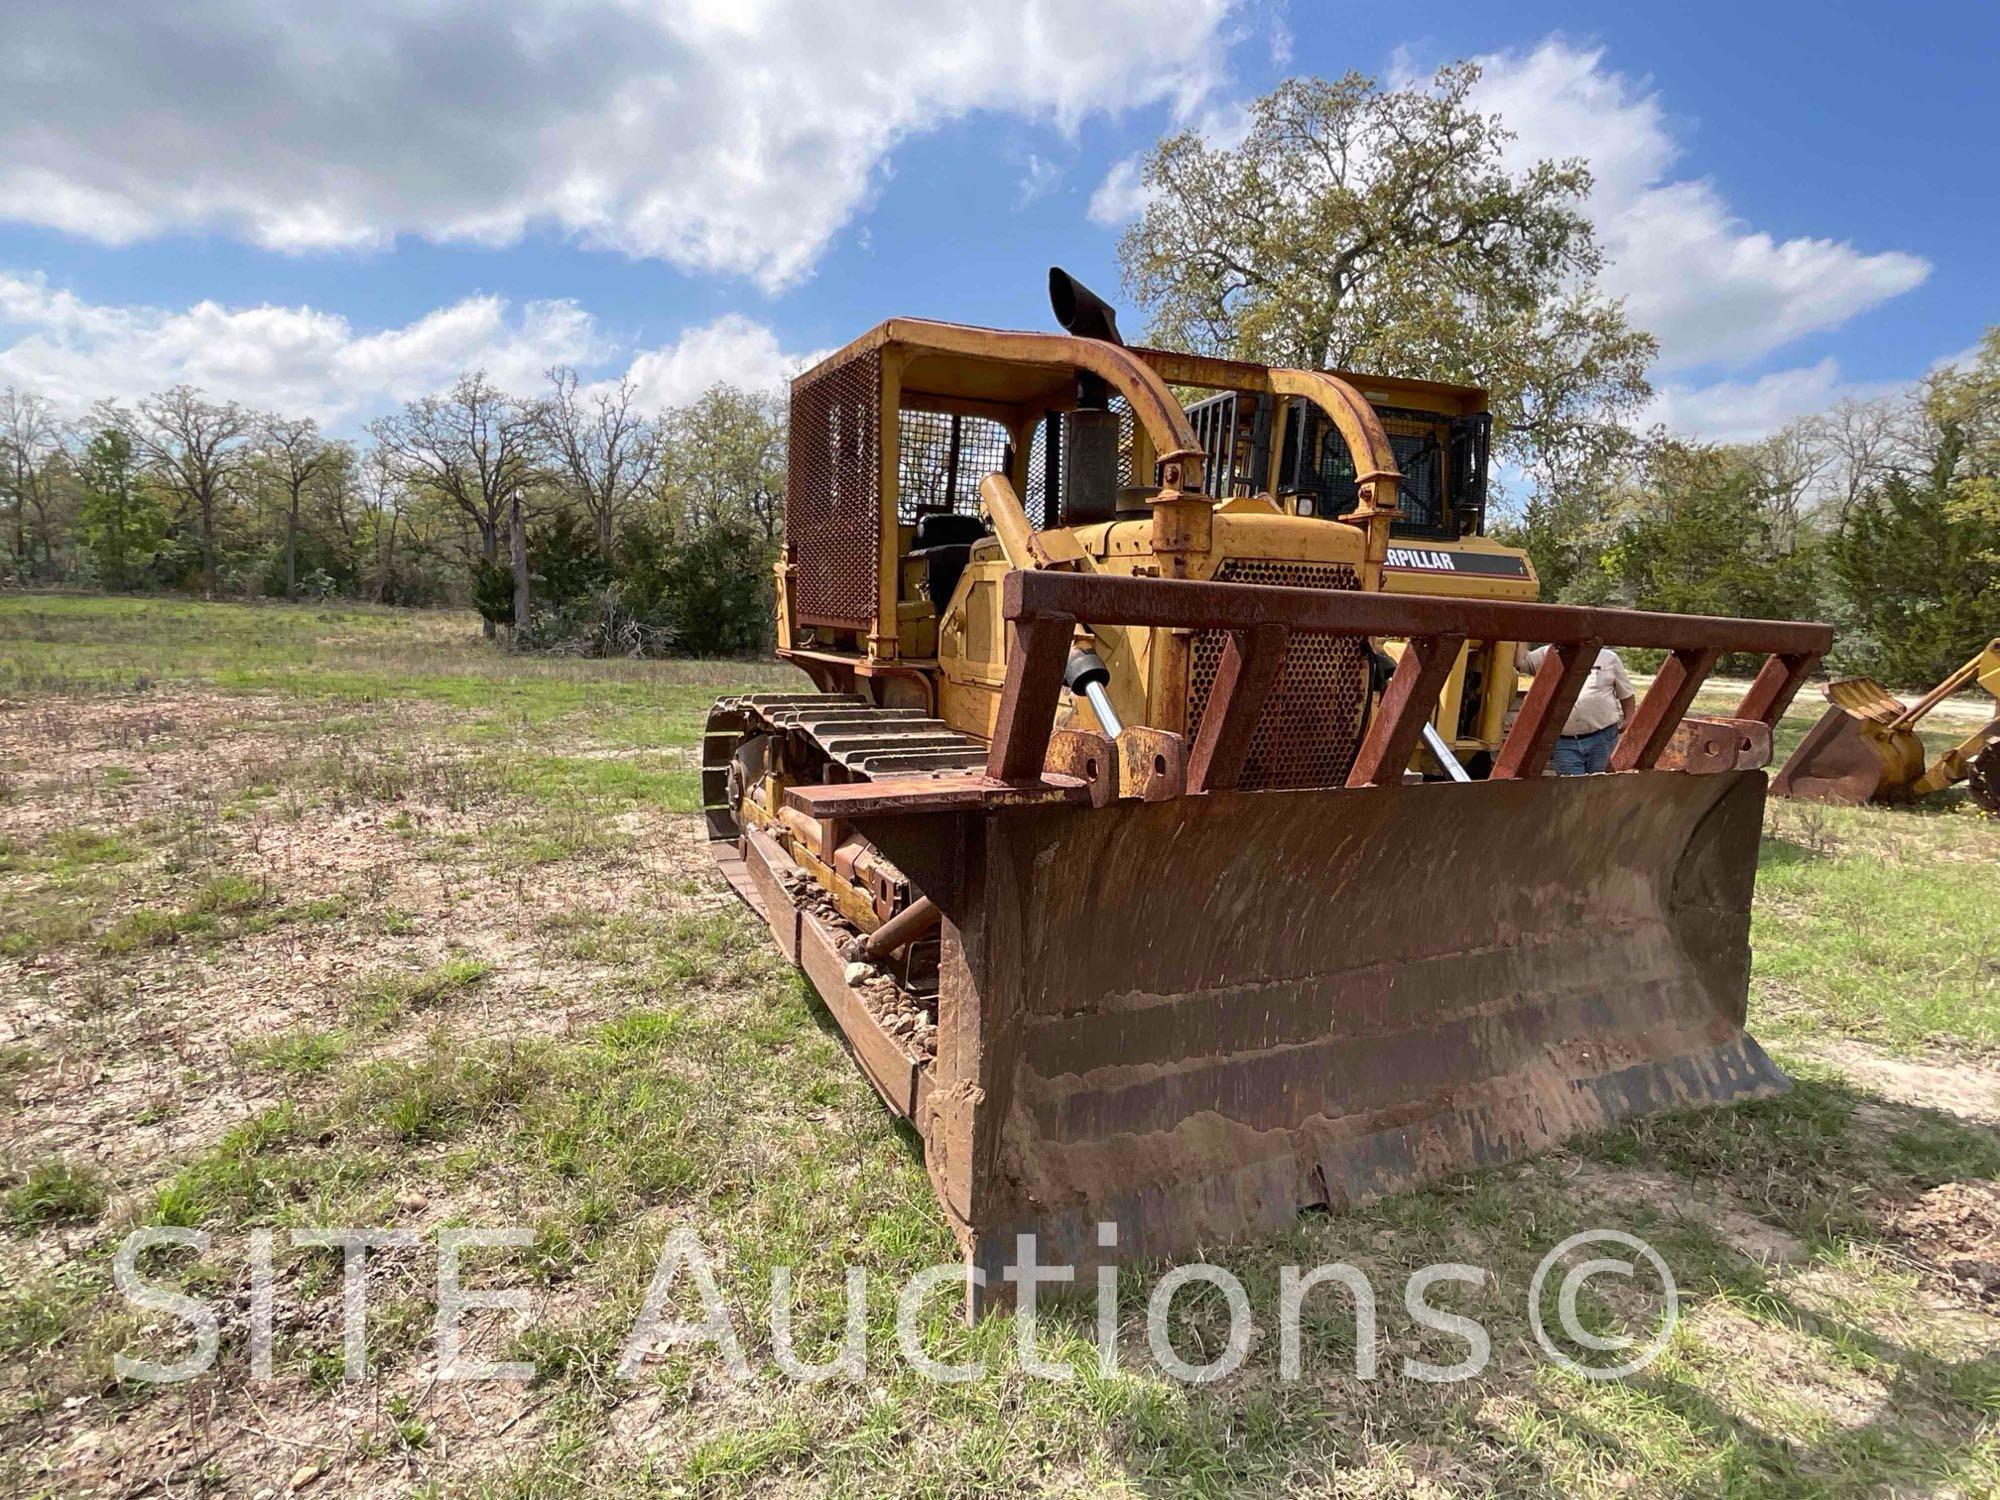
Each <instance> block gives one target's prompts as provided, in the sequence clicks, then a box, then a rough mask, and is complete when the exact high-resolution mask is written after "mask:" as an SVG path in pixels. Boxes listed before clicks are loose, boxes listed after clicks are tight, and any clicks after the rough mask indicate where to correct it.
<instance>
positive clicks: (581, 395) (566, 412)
mask: <svg viewBox="0 0 2000 1500" xmlns="http://www.w3.org/2000/svg"><path fill="white" fill-rule="evenodd" d="M549 384H550V385H551V386H552V387H553V388H554V389H553V392H552V394H550V395H549V396H548V397H547V398H546V399H545V400H544V401H543V402H542V403H541V405H540V406H539V408H537V416H538V418H539V423H540V428H541V436H542V442H543V444H544V445H545V446H546V447H547V449H548V451H549V455H550V457H551V458H552V459H553V461H554V463H555V465H556V466H557V469H558V472H559V473H560V475H561V482H562V487H563V489H564V491H565V492H566V493H567V494H568V495H569V496H570V498H571V499H573V500H575V501H576V502H577V504H579V505H581V506H582V507H583V509H584V513H585V514H586V515H588V516H589V517H590V520H591V523H592V526H593V528H594V530H595V533H596V537H597V551H598V553H599V555H600V556H603V557H609V556H610V555H611V550H612V547H613V544H614V542H615V539H616V537H617V534H618V527H619V526H620V525H621V524H622V523H623V521H624V518H625V514H626V512H627V510H628V509H629V508H630V507H631V504H632V502H633V501H634V500H635V499H636V498H637V497H638V496H640V495H643V494H644V493H645V492H646V490H647V487H648V486H649V485H650V484H651V482H652V480H653V476H654V474H655V472H656V471H657V470H658V468H659V462H660V433H659V426H658V424H657V423H655V422H653V421H652V420H650V419H649V418H647V417H645V416H643V415H641V414H640V413H638V412H636V411H634V410H633V402H634V401H635V400H636V398H637V391H636V389H635V388H634V387H633V385H632V381H631V378H630V377H629V376H621V377H620V379H619V381H618V384H617V385H616V386H612V387H607V388H602V389H598V390H595V391H591V392H588V393H585V392H583V391H581V390H580V389H579V387H578V384H577V376H576V371H575V370H573V369H571V368H570V367H569V366H567V365H557V366H556V367H555V368H554V369H552V370H550V371H549Z"/></svg>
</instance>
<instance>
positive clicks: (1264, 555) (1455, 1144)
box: [702, 272, 1831, 1307]
mask: <svg viewBox="0 0 2000 1500" xmlns="http://www.w3.org/2000/svg"><path fill="white" fill-rule="evenodd" d="M1051 281H1052V286H1051V290H1052V295H1053V298H1054V301H1055V310H1056V314H1057V318H1058V321H1059V322H1060V324H1061V325H1062V326H1063V327H1064V329H1065V330H1066V331H1065V332H1064V333H1060V334H1057V333H1035V332H1003V331H995V330H989V329H978V328H969V327H964V326H960V325H955V324H949V323H941V322H930V321H923V320H916V319H901V318H899V319H892V320H891V321H889V322H885V323H883V324H881V325H879V326H878V327H876V328H874V329H872V330H871V331H870V332H868V333H867V334H865V335H863V336H862V337H861V338H859V339H857V340H855V341H854V342H853V343H851V344H849V345H848V346H847V347H846V348H844V349H841V350H839V351H838V352H837V353H835V354H832V355H830V356H829V357H827V358H826V359H825V360H823V361H821V362H820V363H819V364H818V365H816V366H815V367H814V368H812V369H810V370H808V371H806V372H805V373H804V374H803V375H801V376H800V377H799V378H798V379H797V380H796V381H795V382H794V383H793V386H792V392H791V417H790V459H789V463H790V469H789V475H788V485H787V494H786V523H785V527H786V529H785V550H784V555H783V558H782V560H781V561H780V563H779V565H778V577H777V584H778V590H777V613H778V642H779V646H778V653H779V655H780V656H781V657H783V658H784V659H785V660H787V661H789V662H792V663H795V664H796V665H798V666H799V667H800V668H801V669H803V671H804V672H805V673H806V675H807V676H808V677H809V678H810V679H811V681H812V683H813V685H814V687H815V688H816V689H817V691H815V692H812V693H803V692H801V693H775V694H758V695H753V696H744V697H733V698H726V699H723V700H722V701H721V702H719V703H717V704H716V705H715V707H714V709H713V710H712V712H711V714H710V718H709V722H708V727H707V732H706V736H705V739H704V749H703V771H702V786H703V792H704V799H703V800H704V804H705V807H706V817H707V820H708V831H709V836H710V839H711V840H712V843H711V848H712V850H713V851H714V853H715V855H716V858H717V860H718V863H719V864H720V866H721V868H722V870H723V872H724V873H725V874H726V875H727V876H728V878H729V880H730V881H731V883H732V884H733V885H734V886H735V888H736V889H737V890H738V891H739V892H740V893H741V894H742V896H743V897H744V899H745V900H746V901H748V902H749V903H750V905H751V906H752V907H754V908H755V909H756V910H757V911H758V912H759V913H760V914H761V915H762V916H763V918H764V919H765V921H766V922H767V923H768V924H769V926H770V929H771V932H772V935H773V937H774V939H775V941H776V942H777V943H778V945H779V946H780V947H781V948H782V950H783V951H784V953H785V954H786V955H787V956H788V957H789V958H790V959H792V960H793V961H794V962H795V963H797V964H798V965H800V966H801V967H802V968H803V970H804V971H805V973H806V974H807V976H808V977H809V978H810V980H811V982H812V984H813V985H814V987H815V988H816V989H817V991H818V993H819V994H820V996H821V997H822V999H823V1000H824V1001H825V1003H826V1005H827V1007H828V1009H829V1010H830V1012H831V1013H832V1015H833V1017H834V1018H835V1019H836V1020H837V1021H838V1023H839V1025H840V1027H841V1029H842V1030H843V1031H844V1033H845V1034H846V1036H847V1038H848V1041H849V1042H850V1044H851V1046H852V1049H853V1051H854V1054H855V1057H856V1059H857V1060H858V1062H859V1063H860V1066H861V1068H862V1069H863V1071H864V1072H865V1073H866V1074H867V1076H868V1077H869V1079H870V1080H871V1081H872V1082H873V1083H874V1085H875V1087H876V1089H877V1091H878V1092H879V1093H880V1094H881V1096H882V1098H883V1099H884V1100H885V1101H886V1102H887V1104H888V1105H889V1107H890V1108H891V1109H892V1110H894V1111H895V1112H896V1113H897V1114H899V1115H901V1116H903V1117H905V1118H906V1119H908V1120H909V1122H910V1123H911V1124H912V1125H913V1126H914V1127H915V1129H916V1130H917V1132H918V1133H919V1135H920V1136H921V1137H922V1140H923V1147H924V1155H925V1161H926V1165H927V1167H928V1170H929V1174H930V1177H931V1179H932V1182H933V1185H934V1187H935V1190H936V1193H937V1196H938V1199H939V1201H940V1203H941V1204H942V1206H943V1208H944V1211H945V1213H946V1214H947V1216H948V1217H949V1219H950V1222H951V1224H952V1226H953V1228H954V1230H955V1232H956V1234H957V1236H958V1238H959V1240H960V1242H961V1244H962V1246H963V1248H964V1250H965V1253H966V1256H967V1261H968V1266H969V1276H968V1282H969V1286H970V1288H971V1292H970V1295H971V1296H972V1298H973V1306H975V1307H977V1306H978V1305H979V1303H980V1299H981V1298H982V1297H983V1296H986V1295H996V1296H998V1295H1004V1288H1003V1287H1002V1285H1001V1281H1000V1277H999V1272H1000V1270H1001V1268H1002V1267H1003V1266H1004V1265H1006V1264H1007V1263H1008V1261H1009V1258H1010V1257H1011V1256H1012V1254H1013V1252H1014V1248H1015V1237H1016V1235H1018V1234H1021V1233H1033V1234H1035V1235H1037V1236H1038V1237H1039V1251H1040V1254H1041V1255H1042V1256H1043V1258H1044V1259H1045V1260H1060V1261H1063V1262H1066V1263H1068V1264H1070V1265H1073V1266H1079V1267H1081V1266H1086V1265H1090V1264H1093V1263H1098V1262H1101V1261H1104V1260H1107V1259H1127V1258H1145V1257H1152V1256H1162V1255H1175V1254H1180V1253H1184V1252H1187V1251H1189V1250H1192V1249H1193V1248H1195V1247H1197V1246H1199V1245H1203V1244H1211V1243H1215V1242H1218V1241H1221V1240H1226V1239H1230V1238H1235V1237H1240V1236H1244V1235H1248V1234H1254V1233H1259V1232H1264V1231H1269V1230H1272V1229H1275V1228H1279V1227H1281V1226H1283V1225H1285V1224H1287V1223H1289V1222H1291V1221H1292V1219H1293V1218H1294V1216H1295V1215H1296V1214H1297V1213H1298V1212H1299V1211H1301V1210H1302V1209H1305V1208H1309V1207H1312V1206H1315V1205H1329V1206H1342V1205H1346V1204H1350V1203H1354V1202H1359V1201H1364V1200H1366V1199H1368V1198H1371V1197H1374V1196H1377V1195H1380V1194H1383V1193H1387V1192H1392V1191H1395V1190H1398V1189H1400V1188H1403V1187H1405V1186H1408V1185H1411V1184H1414V1183H1416V1182H1419V1181H1422V1180H1424V1179H1426V1178H1428V1177H1432V1176H1434V1175H1437V1174H1439V1173H1443V1172H1448V1171H1452V1170H1456V1169H1460V1168H1463V1167H1466V1166H1470V1165H1475V1164H1483V1163H1490V1162H1496V1161H1501V1160H1505V1159H1507V1158H1509V1157H1512V1156H1515V1155H1517V1154H1519V1153H1522V1152H1526V1151H1532V1150H1535V1149H1537V1148H1540V1147H1543V1146H1546V1145H1548V1144H1550V1143H1552V1142H1555V1141H1559V1140H1561V1139H1563V1138H1565V1137H1567V1136H1569V1135H1572V1134H1574V1133H1576V1132H1579V1131H1585V1130H1591V1129H1597V1128H1601V1127H1603V1126H1605V1125H1607V1124H1609V1123H1611V1122H1613V1121H1617V1120H1619V1119H1622V1118H1626V1117H1628V1116H1631V1115H1633V1114H1636V1113H1642V1112H1648V1111H1654V1110H1661V1109H1670V1108H1677V1107H1682V1106H1689V1105H1697V1104H1711V1103H1722V1102H1728V1101H1735V1100H1743V1099H1752V1098H1758V1097H1762V1096H1766V1095H1769V1094H1772V1093H1774V1092H1776V1091H1778V1090H1780V1089H1782V1088H1783V1087H1784V1079H1783V1077H1782V1075H1780V1074H1779V1072H1778V1071H1777V1070H1776V1069H1775V1068H1774V1067H1773V1066H1772V1064H1771V1062H1770V1061H1769V1059H1768V1058H1767V1057H1766V1056H1765V1054H1764V1052H1763V1051H1762V1049H1761V1048H1759V1047H1758V1045H1757V1043H1756V1042H1755V1041H1754V1040H1753V1039H1752V1038H1750V1037H1749V1036H1748V1035H1746V1034H1745V1032H1744V1030H1743V1021H1744V1013H1745V1000H1746V995H1747V989H1748V976H1749V936H1748V934H1749V908H1750V897H1751V890H1752V884H1753V881H1754V876H1755V865H1756V858H1757V845H1758V836H1759V831H1760V825H1761V821H1762V812H1763V803H1764V793H1765V775H1764V771H1763V770H1762V769H1761V768H1762V766H1764V765H1765V764H1767V763H1768V759H1769V755H1770V726H1771V725H1772V724H1774V723H1775V722H1776V721H1777V719H1778V717H1779V716H1780V715H1782V714H1783V712H1784V710H1785V707H1786V705H1787V704H1788V703H1789V702H1790V701H1791V699H1792V697H1793V695H1794V694H1795V693H1796V691H1797V690H1798V688H1799V685H1800V684H1801V682H1802V681H1803V680H1804V679H1805V677H1806V676H1807V674H1808V673H1809V672H1810V671H1811V670H1812V668H1813V667H1814V665H1815V664H1816V663H1817V662H1818V661H1819V659H1820V658H1821V656H1822V655H1824V653H1825V652H1826V650H1827V649H1828V647H1829V645H1830V644H1831V631H1830V630H1829V629H1828V627H1826V626H1824V625H1817V624H1801V623H1791V622H1772V621H1749V620H1720V619H1707V618H1700V617H1692V616H1670V615H1656V614H1645V613H1638V612H1631V611H1617V610H1604V609H1588V608H1574V607H1565V606H1556V605H1548V604H1540V603H1536V602H1533V599H1532V594H1533V576H1532V573H1531V571H1529V570H1528V569H1527V567H1526V563H1525V560H1522V559H1518V554H1515V555H1514V557H1513V558H1512V559H1510V558H1509V556H1508V554H1507V553H1506V549H1503V548H1498V547H1496V546H1494V545H1493V544H1492V543H1490V542H1487V541H1486V540H1485V539H1483V538H1481V537H1479V536H1478V535H1477V533H1478V531H1479V530H1480V529H1481V528H1480V526H1479V524H1478V511H1479V505H1478V503H1477V502H1478V501H1479V500H1480V499H1482V498H1483V484H1484V466H1485V433H1486V423H1485V420H1484V415H1485V414H1484V410H1483V404H1484V403H1483V398H1480V397H1479V395H1478V393H1477V392H1470V391H1464V390H1461V389H1460V388H1457V387H1449V386H1432V385H1427V384H1424V383H1420V382H1389V381H1380V380H1372V379H1369V378H1367V377H1352V376H1344V375H1340V374H1333V373H1327V372H1321V371H1310V370H1293V369H1284V368H1279V367H1273V366H1265V365H1259V364H1250V363H1244V362H1239V361H1231V360H1220V359H1211V358H1204V357H1197V356H1193V355H1189V354H1183V353H1176V352H1172V351H1164V350H1156V349H1147V348H1138V347H1128V346H1127V345H1125V344H1124V343H1123V342H1122V341H1121V340H1120V338H1119V337H1118V332H1117V326H1116V320H1115V317H1114V316H1113V314H1112V313H1111V311H1110V310H1109V309H1108V308H1106V307H1105V306H1104V305H1103V304H1102V303H1101V302H1100V301H1099V300H1098V299H1096V298H1094V297H1092V296H1091V295H1090V294H1089V293H1088V292H1087V291H1086V290H1085V289H1083V288H1082V287H1080V286H1078V285H1077V284H1076V283H1075V282H1073V281H1072V280H1070V279H1069V278H1067V277H1065V276H1063V275H1062V274H1061V273H1060V272H1057V273H1054V274H1053V275H1052V278H1051ZM1385 408H1386V410H1385ZM1399 439H1401V441H1400V443H1399ZM1399 526H1400V527H1403V528H1406V529H1405V531H1404V533H1403V534H1402V535H1400V536H1399V535H1398V528H1399ZM1408 528H1428V530H1417V531H1415V532H1414V534H1413V533H1412V531H1411V530H1409V529H1408ZM1399 551H1400V552H1401V553H1402V554H1403V556H1401V557H1398V556H1397V554H1398V552H1399ZM1468 559H1471V560H1470V561H1468ZM1482 569H1487V570H1491V571H1484V572H1482V571H1481V570H1482ZM1481 580H1484V581H1481ZM1454 590H1455V591H1454ZM1517 641H1530V642H1546V643H1548V644H1549V645H1550V646H1551V648H1552V649H1551V650H1549V651H1548V652H1547V653H1546V656H1545V658H1544V659H1543V662H1542V665H1541V667H1540V668H1539V670H1538V671H1537V672H1536V673H1535V675H1534V677H1533V679H1532V683H1531V685H1530V687H1529V688H1528V690H1527V692H1526V695H1525V698H1524V699H1523V700H1522V702H1521V703H1520V706H1519V708H1518V711H1517V712H1515V713H1513V714H1512V715H1511V717H1510V715H1509V712H1508V710H1509V705H1510V703H1511V701H1512V699H1513V698H1514V696H1515V692H1514V689H1515V677H1514V674H1513V671H1512V667H1511V661H1512V646H1513V643H1514V642H1517ZM1605 645H1610V646H1613V647H1621V646H1622V647H1633V648H1650V649H1655V650H1659V651H1662V652H1664V653H1665V657H1664V661H1663V664H1662V666H1661V668H1660V670H1659V671H1658V673H1657V674H1656V676H1655V677H1654V679H1653V682H1652V684H1651V686H1650V687H1649V688H1648V689H1647V691H1646V693H1645V695H1644V697H1643V699H1642V700H1641V702H1640V704H1639V705H1638V708H1637V711H1636V713H1635V715H1634V717H1633V719H1632V722H1631V724H1630V725H1629V727H1628V728H1627V729H1626V730H1625V731H1624V733H1623V736H1622V738H1621V739H1620V741H1619V743H1618V747H1617V751H1616V753H1615V756H1614V759H1613V768H1614V773H1615V774H1609V775H1603V776H1593V777H1575V778H1563V779H1554V778H1547V777H1545V776H1544V774H1543V772H1544V769H1545V767H1546V765H1547V762H1548V760H1549V756H1550V752H1551V750H1552V747H1553V745H1554V743H1555V740H1556V737H1557V735H1558V733H1559V731H1560V729H1561V726H1562V724H1563V722H1564V720H1565V718H1566V717H1567V715H1568V713H1569V710H1570V708H1571V706H1572V705H1573V704H1574V702H1575V699H1576V697H1577V694H1578V693H1579V691H1580V690H1581V687H1582V685H1583V682H1584V679H1585V677H1586V676H1587V675H1588V673H1589V670H1590V667H1591V664H1592V663H1593V661H1594V660H1595V659H1596V657H1597V654H1598V652H1599V650H1600V648H1601V647H1603V646H1605ZM1733 652H1753V653H1758V654H1762V655H1764V656H1765V657H1766V660H1765V663H1764V666H1763V669H1762V670H1761V671H1760V672H1759V674H1758V675H1757V678H1756V680H1755V683H1754V684H1753V685H1752V686H1751V688H1750V689H1749V691H1748V692H1747V694H1746V695H1745V696H1744V698H1743V700H1742V702H1741V703H1740V704H1739V705H1738V707H1737V709H1736V712H1735V713H1734V715H1732V716H1730V717H1727V718H1717V719H1709V720H1689V719H1686V714H1687V710H1688V707H1689V705H1690V703H1691V702H1692V701H1693V698H1694V695H1695V693H1696V691H1697V690H1698V689H1699V687H1700V686H1701V684H1702V682H1703V680H1704V678H1705V677H1706V676H1707V675H1708V673H1709V671H1710V669H1711V668H1712V667H1713V665H1714V663H1715V661H1716V660H1717V658H1718V657H1719V656H1720V655H1722V654H1725V653H1733ZM1496 701H1497V703H1498V707H1497V709H1496V707H1495V704H1496ZM1107 1224H1109V1225H1115V1226H1116V1227H1115V1230H1113V1231H1104V1230H1102V1229H1101V1227H1100V1226H1103V1225H1107Z"/></svg>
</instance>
